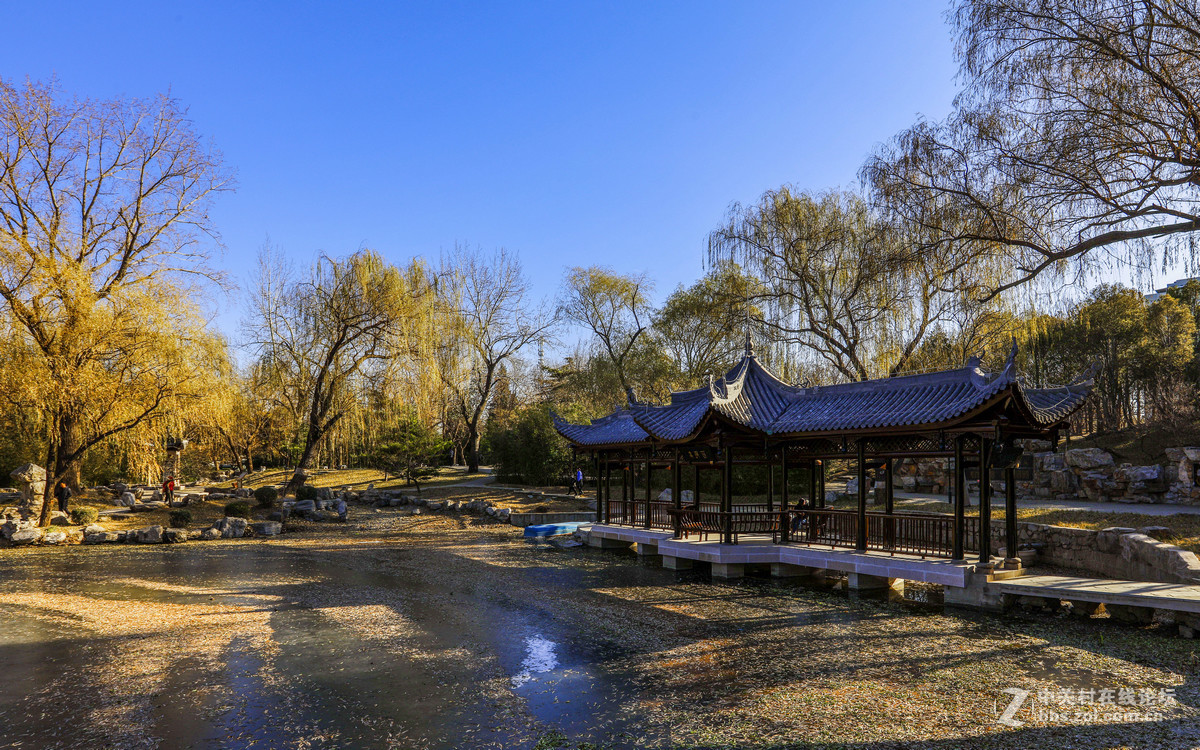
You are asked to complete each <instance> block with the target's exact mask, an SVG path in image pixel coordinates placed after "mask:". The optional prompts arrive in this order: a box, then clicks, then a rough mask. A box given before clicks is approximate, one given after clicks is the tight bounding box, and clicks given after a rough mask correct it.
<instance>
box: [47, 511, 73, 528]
mask: <svg viewBox="0 0 1200 750" xmlns="http://www.w3.org/2000/svg"><path fill="white" fill-rule="evenodd" d="M50 525H51V526H70V525H71V517H70V516H68V515H67V514H66V513H63V512H62V511H61V510H56V511H53V512H51V513H50Z"/></svg>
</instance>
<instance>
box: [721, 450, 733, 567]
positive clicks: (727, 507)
mask: <svg viewBox="0 0 1200 750" xmlns="http://www.w3.org/2000/svg"><path fill="white" fill-rule="evenodd" d="M721 519H722V525H721V542H722V543H723V544H733V447H732V446H729V445H726V446H725V465H724V466H723V467H722V470H721Z"/></svg>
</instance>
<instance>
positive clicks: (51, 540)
mask: <svg viewBox="0 0 1200 750" xmlns="http://www.w3.org/2000/svg"><path fill="white" fill-rule="evenodd" d="M65 541H67V533H66V532H65V531H47V532H46V533H45V534H42V544H62V543H63V542H65Z"/></svg>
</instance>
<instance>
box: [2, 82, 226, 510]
mask: <svg viewBox="0 0 1200 750" xmlns="http://www.w3.org/2000/svg"><path fill="white" fill-rule="evenodd" d="M230 186H231V179H230V176H229V175H228V174H227V173H226V172H225V171H224V170H223V169H222V166H221V157H220V154H219V153H218V152H216V151H215V150H213V149H212V148H210V147H208V146H206V145H205V144H203V143H202V142H201V140H200V139H199V137H198V136H197V135H196V133H195V131H194V130H193V129H192V126H191V123H190V122H189V121H188V120H187V117H186V113H185V112H184V110H183V109H181V108H180V106H179V104H178V103H177V102H176V101H174V100H173V99H170V98H168V97H165V96H160V97H155V98H151V99H114V100H111V101H96V100H86V99H83V100H80V99H71V98H69V97H67V96H66V95H64V94H63V92H62V91H61V90H60V89H59V88H58V87H57V86H56V85H55V84H53V83H51V84H38V83H33V82H29V83H26V84H25V85H24V86H15V85H13V84H11V83H9V82H7V81H0V300H2V301H3V304H4V306H5V307H6V308H7V313H8V314H9V316H11V319H12V321H13V325H14V328H15V330H16V331H17V333H18V338H17V340H16V341H15V342H14V346H15V347H17V348H18V349H19V350H20V352H19V354H18V356H22V357H25V358H27V360H26V361H27V364H28V366H29V370H28V373H29V377H28V379H27V383H28V386H29V388H28V389H27V393H28V394H29V395H30V397H31V398H32V399H33V400H34V402H35V403H36V404H37V407H38V409H39V411H40V412H41V414H42V415H43V418H44V420H45V425H46V430H47V452H46V462H47V467H46V468H47V480H48V481H47V484H46V494H45V500H46V501H47V502H45V503H44V504H43V511H42V518H41V521H42V523H43V524H45V523H47V522H48V520H49V511H50V505H51V503H50V502H49V499H50V497H51V491H52V487H53V485H54V484H55V483H56V482H58V481H60V480H64V479H66V480H69V481H70V482H71V483H72V484H75V485H78V482H79V466H80V462H81V459H82V457H83V455H84V453H85V452H86V451H87V450H88V449H89V448H90V447H92V446H94V445H96V444H97V443H100V442H102V441H105V440H108V439H109V438H113V437H115V436H118V435H121V434H123V433H125V432H127V431H129V430H132V429H134V428H137V427H139V426H141V425H144V424H146V423H148V422H151V421H153V420H154V419H156V418H158V417H161V416H162V415H163V413H164V410H165V409H166V407H167V406H168V405H170V404H172V403H174V402H175V401H176V400H177V399H178V398H181V397H185V396H187V395H188V382H189V381H191V380H194V378H193V377H192V376H191V375H189V374H188V373H187V372H186V370H185V369H181V368H182V366H183V365H184V364H185V363H186V361H187V358H188V357H189V356H190V353H191V352H190V351H189V349H191V350H192V351H195V350H196V348H197V347H199V346H209V345H211V344H212V343H213V342H211V340H207V338H208V337H207V335H206V334H205V333H204V332H203V330H202V325H200V324H199V322H198V321H197V320H196V316H194V315H192V312H193V308H192V306H191V305H190V303H188V302H187V301H186V300H183V299H179V298H182V297H183V296H184V295H186V294H187V293H188V292H189V291H192V290H189V289H188V288H186V284H185V283H184V280H185V279H186V278H187V277H189V276H190V277H192V278H197V277H207V278H213V274H212V273H211V272H209V271H208V270H207V269H206V267H205V260H206V256H205V248H206V247H207V245H206V243H205V240H213V241H215V239H216V234H215V231H214V230H213V227H212V224H211V223H210V220H209V217H208V213H207V209H208V206H209V201H210V199H211V198H212V196H213V195H214V194H215V193H217V192H220V191H223V190H227V189H229V188H230ZM177 296H178V297H177Z"/></svg>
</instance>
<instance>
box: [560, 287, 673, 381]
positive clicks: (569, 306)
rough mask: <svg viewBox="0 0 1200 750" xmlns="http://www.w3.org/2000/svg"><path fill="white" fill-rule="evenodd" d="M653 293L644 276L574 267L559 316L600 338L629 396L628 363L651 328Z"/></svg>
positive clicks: (652, 288)
mask: <svg viewBox="0 0 1200 750" xmlns="http://www.w3.org/2000/svg"><path fill="white" fill-rule="evenodd" d="M653 291H654V286H653V285H652V284H651V283H650V281H649V279H648V278H647V277H646V276H645V275H644V274H637V275H634V274H631V275H624V276H623V275H621V274H617V273H614V272H613V271H612V270H611V269H608V268H603V267H601V266H592V267H590V268H579V267H575V268H571V269H569V270H568V271H567V277H566V279H565V281H564V283H563V295H562V299H561V301H560V302H559V307H558V311H559V314H560V315H561V316H563V317H564V318H565V319H567V320H569V321H571V322H573V323H577V324H579V325H581V326H584V327H585V328H587V329H588V330H590V331H591V332H592V333H593V334H594V335H595V336H596V339H597V340H598V341H599V342H600V345H601V346H602V347H603V348H604V353H605V354H606V355H607V356H608V358H609V359H610V360H611V361H612V363H613V367H614V368H616V371H617V377H618V379H619V380H620V381H621V387H622V388H623V389H624V390H625V392H626V393H632V392H633V386H632V383H631V382H630V378H629V368H628V360H629V357H630V354H632V353H633V352H634V350H635V346H636V345H637V343H638V339H639V338H640V337H641V336H642V334H644V333H645V332H646V330H647V328H648V327H649V325H650V317H651V313H652V310H651V308H650V297H649V295H650V293H651V292H653Z"/></svg>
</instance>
